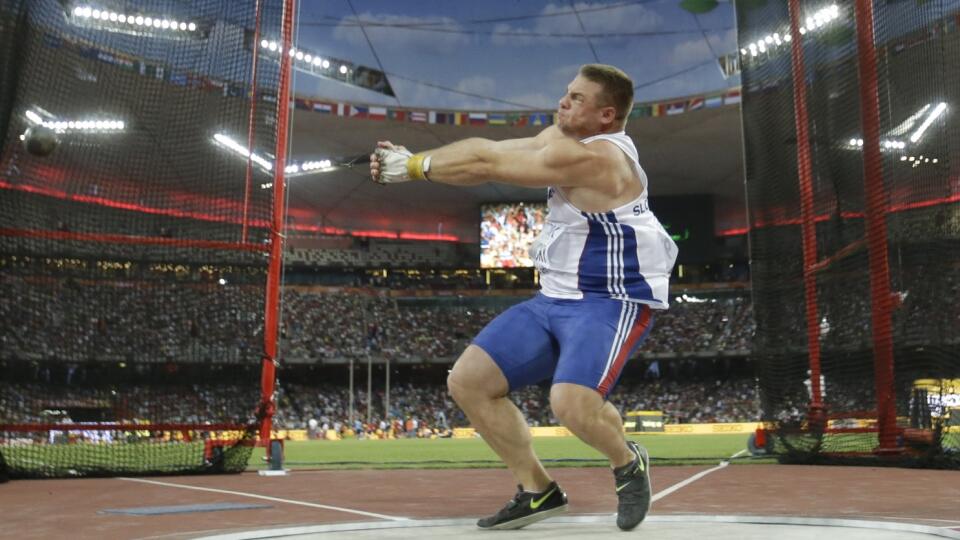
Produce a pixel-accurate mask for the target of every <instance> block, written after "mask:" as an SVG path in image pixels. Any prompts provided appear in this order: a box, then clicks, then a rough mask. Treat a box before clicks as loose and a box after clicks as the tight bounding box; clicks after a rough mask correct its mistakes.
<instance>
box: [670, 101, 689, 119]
mask: <svg viewBox="0 0 960 540" xmlns="http://www.w3.org/2000/svg"><path fill="white" fill-rule="evenodd" d="M686 106H687V104H686V103H684V102H682V101H678V102H676V103H671V104H669V105H667V116H673V115H675V114H682V113H684V112H686V110H687V107H686Z"/></svg>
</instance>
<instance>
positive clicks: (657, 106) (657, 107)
mask: <svg viewBox="0 0 960 540" xmlns="http://www.w3.org/2000/svg"><path fill="white" fill-rule="evenodd" d="M663 113H664V110H663V104H662V103H654V104H652V105H650V116H663Z"/></svg>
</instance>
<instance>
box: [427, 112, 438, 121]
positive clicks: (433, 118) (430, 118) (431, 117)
mask: <svg viewBox="0 0 960 540" xmlns="http://www.w3.org/2000/svg"><path fill="white" fill-rule="evenodd" d="M427 123H428V124H436V123H437V111H429V112H428V113H427Z"/></svg>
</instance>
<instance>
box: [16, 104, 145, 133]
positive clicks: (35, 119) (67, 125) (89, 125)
mask: <svg viewBox="0 0 960 540" xmlns="http://www.w3.org/2000/svg"><path fill="white" fill-rule="evenodd" d="M24 116H26V117H27V121H28V122H30V123H31V124H33V125H40V126H44V127H48V128H50V129H52V130H54V131H56V132H59V133H70V132H72V133H118V132H121V131H124V130H125V129H126V128H127V124H126V122H124V121H123V120H116V119H103V118H101V119H97V120H92V119H90V120H64V119H61V118H56V117H54V116H53V115H51V114H49V113H47V114H46V116H47V118H46V119H45V118H44V116H43V115H41V114H40V113H38V112H36V111H33V110H31V109H27V111H26V112H25V113H24Z"/></svg>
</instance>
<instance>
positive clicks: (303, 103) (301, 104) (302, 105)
mask: <svg viewBox="0 0 960 540" xmlns="http://www.w3.org/2000/svg"><path fill="white" fill-rule="evenodd" d="M293 108H294V109H302V110H304V111H309V110H310V109H312V108H313V107H311V104H310V102H309V101H307V100H305V99H303V98H296V99H294V100H293Z"/></svg>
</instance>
